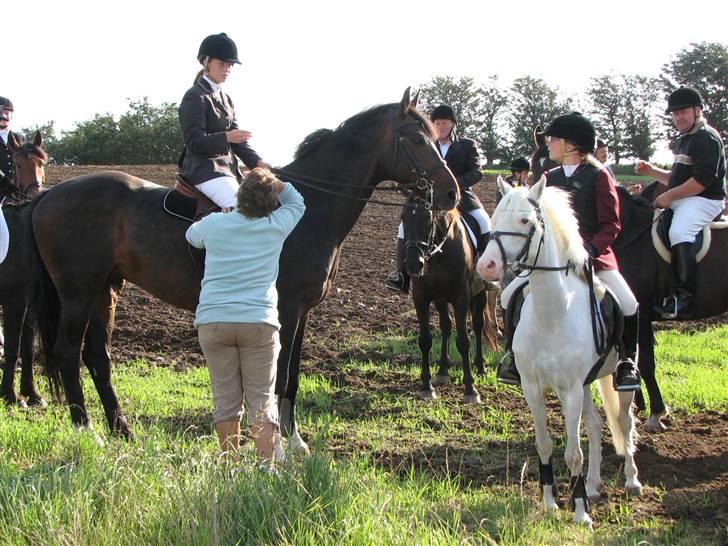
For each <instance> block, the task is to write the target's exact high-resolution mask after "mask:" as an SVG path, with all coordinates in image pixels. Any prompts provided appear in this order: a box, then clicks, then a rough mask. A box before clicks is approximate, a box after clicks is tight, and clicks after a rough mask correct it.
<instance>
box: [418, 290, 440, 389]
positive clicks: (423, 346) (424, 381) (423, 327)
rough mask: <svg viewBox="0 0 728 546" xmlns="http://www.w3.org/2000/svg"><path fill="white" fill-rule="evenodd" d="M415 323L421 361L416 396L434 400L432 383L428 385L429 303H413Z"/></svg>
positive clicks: (430, 342)
mask: <svg viewBox="0 0 728 546" xmlns="http://www.w3.org/2000/svg"><path fill="white" fill-rule="evenodd" d="M415 309H416V311H417V321H418V322H419V327H420V332H419V335H418V336H417V344H418V345H419V347H420V353H421V354H422V361H421V363H420V391H419V392H418V393H417V396H418V397H419V398H420V399H422V400H428V399H429V400H434V399H436V398H437V395H436V394H435V391H434V389H433V388H432V383H430V379H431V376H430V349H431V348H432V333H431V332H430V302H429V301H415Z"/></svg>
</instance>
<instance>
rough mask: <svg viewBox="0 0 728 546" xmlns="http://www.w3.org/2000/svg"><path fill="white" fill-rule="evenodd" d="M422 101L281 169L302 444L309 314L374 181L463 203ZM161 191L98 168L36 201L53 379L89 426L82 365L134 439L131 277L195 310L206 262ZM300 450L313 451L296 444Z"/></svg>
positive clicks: (288, 347)
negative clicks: (124, 392) (118, 363)
mask: <svg viewBox="0 0 728 546" xmlns="http://www.w3.org/2000/svg"><path fill="white" fill-rule="evenodd" d="M416 101H417V99H416V98H415V100H414V101H412V100H410V93H409V89H407V91H406V92H405V94H404V96H403V98H402V101H401V102H400V103H396V104H389V105H384V106H379V107H376V108H372V109H370V110H367V111H365V112H362V113H360V114H358V115H356V116H354V117H352V118H350V119H348V120H346V121H345V122H344V123H342V124H341V125H340V126H339V127H338V128H337V129H336V130H335V131H329V130H319V131H317V132H315V133H313V134H312V135H310V136H309V137H307V139H306V140H305V141H304V142H303V143H302V144H301V145H300V146H299V149H298V151H297V153H296V158H295V160H294V161H293V163H291V164H290V165H288V166H287V167H286V168H285V169H281V170H280V171H279V172H285V173H287V176H286V178H287V179H289V180H291V181H292V182H293V184H294V186H296V188H297V189H298V190H299V191H300V192H301V194H302V195H303V197H304V199H305V202H306V207H307V208H306V213H305V215H304V216H303V218H302V219H301V221H300V222H299V224H298V225H297V227H296V229H295V230H294V231H293V233H292V234H291V235H290V236H289V237H288V239H287V241H286V243H285V246H284V248H283V252H282V254H281V259H280V273H279V277H278V285H277V286H278V294H279V298H278V300H279V305H278V310H279V318H280V322H281V332H280V334H281V345H282V349H281V353H280V357H279V360H278V376H277V385H276V391H277V393H278V394H279V395H280V396H281V398H282V403H281V405H282V407H283V409H282V411H281V413H282V426H283V430H284V432H286V433H289V434H291V435H293V436H294V440H295V439H296V438H297V437H298V433H297V432H296V428H295V420H294V419H293V415H294V414H293V411H294V400H295V395H296V391H297V388H298V371H299V358H300V350H301V342H302V340H303V334H304V329H305V326H306V319H307V318H308V313H309V311H310V310H311V308H313V307H314V306H315V305H317V304H318V303H319V302H321V301H322V300H323V299H324V297H325V296H326V295H327V293H328V292H329V290H330V289H331V285H332V284H333V282H334V279H335V276H336V272H337V267H338V258H339V250H340V248H341V244H342V243H343V242H344V239H345V238H346V236H347V234H348V233H349V231H350V230H351V228H352V227H353V225H354V223H355V222H356V220H357V218H358V217H359V215H360V214H361V212H362V210H363V208H364V205H365V204H366V202H367V201H368V200H369V198H370V197H371V195H372V192H373V190H374V188H375V186H376V185H377V184H378V183H379V182H381V181H383V180H393V181H396V182H398V183H400V184H402V185H404V186H408V187H410V188H417V189H416V191H417V192H418V193H419V194H420V195H421V196H422V197H423V198H427V199H429V200H431V201H432V202H433V204H434V205H435V206H437V207H441V208H445V209H450V208H452V207H454V206H455V204H456V201H457V198H458V191H457V183H456V181H455V179H454V178H453V176H452V173H450V171H449V170H448V169H447V168H446V166H445V164H444V162H443V161H442V159H441V158H440V156H439V154H438V152H437V150H436V149H435V147H434V145H433V142H432V136H433V134H434V133H433V130H432V126H431V125H430V124H429V122H428V121H427V120H426V119H425V118H424V116H422V114H420V113H419V112H418V111H417V110H416ZM165 194H166V190H165V189H164V188H161V187H159V186H157V185H154V184H151V183H149V182H145V181H144V180H140V179H138V178H135V177H133V176H130V175H127V174H124V173H120V172H101V173H96V174H91V175H88V176H81V177H78V178H75V179H73V180H69V181H67V182H64V183H62V184H59V185H57V186H55V187H53V188H52V189H50V190H49V191H47V192H45V193H44V194H42V195H41V196H40V197H39V198H38V199H37V200H36V201H34V202H33V204H32V207H31V210H30V220H31V221H30V222H29V229H30V231H31V233H32V236H33V237H34V239H35V241H36V245H37V256H36V258H37V260H36V262H35V265H36V267H37V271H36V273H37V278H38V279H39V280H40V281H41V282H40V285H41V290H39V292H38V298H37V301H38V304H37V306H36V308H37V315H38V324H39V329H40V334H41V339H42V341H43V349H44V352H45V353H46V363H47V368H48V373H49V377H51V379H52V384H53V385H54V386H55V387H54V388H56V389H58V386H59V385H60V384H61V383H62V385H63V388H64V391H65V394H66V399H67V401H68V403H69V406H70V413H71V420H72V422H73V424H74V425H76V426H80V427H82V426H85V425H87V424H88V422H89V418H88V415H87V412H86V406H85V402H84V397H83V391H82V389H81V384H80V370H79V360H80V359H81V358H82V359H83V362H84V363H85V364H86V366H87V367H88V368H89V370H90V371H91V377H92V379H93V381H94V384H95V386H96V390H97V391H98V394H99V396H100V398H101V402H102V404H103V407H104V412H105V414H106V418H107V421H108V424H109V427H110V428H111V430H112V431H114V432H115V433H118V434H121V435H123V436H126V437H129V436H130V435H131V431H130V430H129V427H128V425H127V423H126V420H125V418H124V416H123V414H122V411H121V408H120V407H119V402H118V400H117V397H116V393H115V392H114V389H113V387H112V385H111V366H110V356H109V350H110V343H111V333H112V328H113V321H114V310H115V306H116V301H117V297H118V292H119V289H120V287H121V286H122V283H123V281H124V279H128V280H129V281H130V282H133V283H134V284H136V285H138V286H140V287H141V288H144V289H146V290H147V291H149V292H151V293H152V294H154V295H155V296H157V297H159V298H160V299H162V300H164V301H166V302H168V303H171V304H172V305H175V306H177V307H180V308H183V309H188V310H194V309H195V307H196V306H197V302H198V298H199V293H200V281H201V278H202V275H203V268H202V264H203V261H202V260H201V259H200V256H199V255H198V256H195V257H193V256H191V254H190V251H189V249H188V246H187V244H186V242H185V239H184V232H185V230H186V229H187V227H188V224H187V223H186V222H184V221H181V220H179V219H178V218H175V217H172V216H169V215H166V214H164V213H163V212H162V200H163V198H164V196H165ZM241 244H244V241H241ZM82 350H83V353H82ZM298 438H299V439H300V437H298ZM294 447H300V448H302V449H303V448H305V444H302V445H298V446H296V445H295V442H294Z"/></svg>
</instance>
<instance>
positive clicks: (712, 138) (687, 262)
mask: <svg viewBox="0 0 728 546" xmlns="http://www.w3.org/2000/svg"><path fill="white" fill-rule="evenodd" d="M666 113H668V114H670V115H671V116H672V122H673V123H674V124H675V127H676V128H677V130H678V132H679V133H680V138H679V140H678V142H677V146H676V152H675V158H674V160H673V163H672V170H670V171H666V170H663V169H658V168H657V167H655V166H653V165H651V164H650V163H647V162H645V161H639V162H638V163H637V166H636V171H637V172H638V173H639V174H645V175H648V176H650V177H652V178H654V179H655V180H657V181H658V182H660V183H661V184H665V185H666V186H667V187H668V190H667V191H665V193H663V194H662V195H660V196H658V197H657V199H655V207H659V208H668V207H669V208H671V209H672V210H673V211H674V215H673V219H672V225H671V227H670V245H671V250H672V264H673V268H674V271H675V274H676V276H677V281H678V284H677V291H676V293H675V294H674V295H673V296H670V297H668V298H665V301H664V302H663V304H662V305H661V306H658V307H656V308H655V312H657V313H658V314H659V315H660V316H661V317H662V318H664V319H675V318H690V311H691V309H690V307H691V305H692V302H693V298H694V296H695V288H696V282H697V268H698V267H697V263H696V262H695V254H694V252H693V243H694V242H695V237H696V236H697V234H698V233H700V232H701V231H702V230H703V228H704V227H705V226H706V225H708V224H710V222H711V221H712V220H713V218H715V217H716V216H717V215H718V214H719V213H720V212H721V211H722V210H723V200H724V199H725V172H726V164H725V150H724V147H723V141H722V140H721V138H720V135H719V134H718V132H717V131H716V130H715V129H713V128H712V127H711V126H709V125H708V123H707V121H706V119H705V118H704V117H703V99H702V97H701V96H700V93H698V92H697V91H696V90H695V89H693V88H691V87H680V88H678V89H676V90H675V91H673V92H672V93H671V94H670V97H669V99H668V101H667V111H666Z"/></svg>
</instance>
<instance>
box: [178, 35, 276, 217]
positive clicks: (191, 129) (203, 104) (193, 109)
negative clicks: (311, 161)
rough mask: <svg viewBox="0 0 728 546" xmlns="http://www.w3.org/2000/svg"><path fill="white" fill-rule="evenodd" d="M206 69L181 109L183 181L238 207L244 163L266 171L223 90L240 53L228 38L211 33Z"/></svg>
mask: <svg viewBox="0 0 728 546" xmlns="http://www.w3.org/2000/svg"><path fill="white" fill-rule="evenodd" d="M197 60H198V61H200V64H202V70H200V72H199V73H198V74H197V77H196V78H195V83H194V85H193V86H192V87H190V88H189V89H188V90H187V93H185V96H184V97H183V98H182V102H181V103H180V105H179V109H178V112H179V121H180V124H181V125H182V136H183V138H184V141H185V149H184V151H183V152H182V156H181V157H180V159H179V166H180V169H181V174H182V176H183V177H184V178H185V179H186V180H187V181H188V182H190V183H191V184H194V185H195V186H197V189H198V190H200V191H201V192H202V193H204V194H205V195H206V196H208V197H209V198H210V199H211V200H212V201H213V202H214V203H215V204H216V205H218V206H219V207H223V208H230V209H231V208H234V207H235V205H236V195H237V191H238V186H239V184H240V180H241V178H242V176H241V174H240V169H239V168H238V158H240V159H241V160H242V162H243V163H244V164H245V165H246V166H247V167H248V168H249V169H253V168H255V167H265V168H268V169H269V168H270V165H268V164H267V163H265V162H264V161H263V160H262V159H261V158H260V156H259V155H258V154H257V153H256V152H255V150H253V149H252V148H251V147H250V146H249V145H248V140H249V139H250V137H251V136H252V133H250V131H245V130H243V129H239V128H238V122H237V120H236V118H235V108H234V107H233V102H232V100H231V99H230V97H229V96H228V95H227V94H225V92H224V91H223V90H222V84H223V83H225V80H227V78H228V76H229V75H230V70H232V67H233V65H234V64H240V61H239V60H238V48H237V46H236V45H235V42H233V41H232V40H231V39H230V38H229V37H228V35H227V34H225V33H224V32H222V33H220V34H211V35H210V36H208V37H207V38H205V39H204V40H202V43H201V44H200V50H199V52H198V53H197Z"/></svg>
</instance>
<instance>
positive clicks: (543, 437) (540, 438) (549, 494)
mask: <svg viewBox="0 0 728 546" xmlns="http://www.w3.org/2000/svg"><path fill="white" fill-rule="evenodd" d="M523 395H524V397H525V398H526V402H527V403H528V409H529V410H531V416H532V417H533V424H534V426H535V428H536V451H538V457H539V459H540V464H539V467H538V471H539V481H540V482H541V494H542V498H543V505H544V508H545V509H546V510H558V509H559V506H558V505H557V504H556V500H555V499H554V496H555V495H557V494H558V492H557V487H556V481H555V480H554V467H553V457H552V455H553V453H554V442H553V440H552V439H551V436H550V435H549V429H548V425H547V423H546V400H545V399H544V397H543V393H542V392H541V390H540V389H539V388H538V385H532V384H531V383H527V382H525V381H524V382H523Z"/></svg>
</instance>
